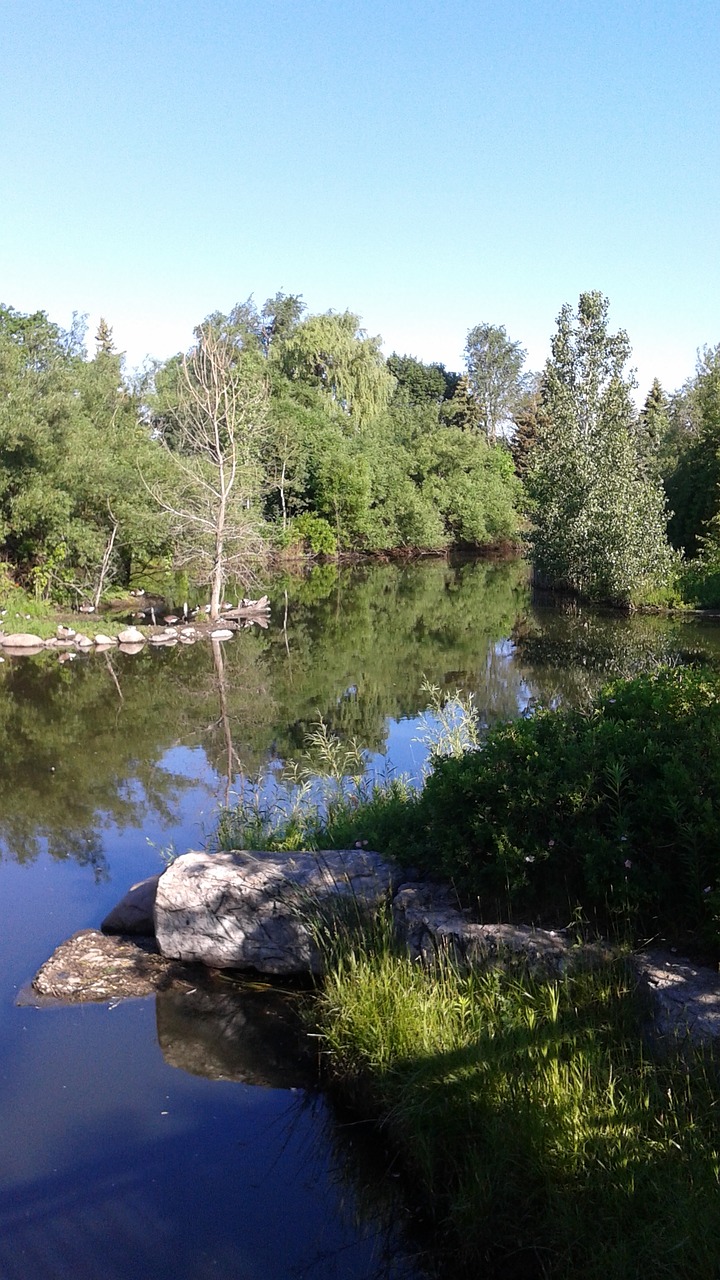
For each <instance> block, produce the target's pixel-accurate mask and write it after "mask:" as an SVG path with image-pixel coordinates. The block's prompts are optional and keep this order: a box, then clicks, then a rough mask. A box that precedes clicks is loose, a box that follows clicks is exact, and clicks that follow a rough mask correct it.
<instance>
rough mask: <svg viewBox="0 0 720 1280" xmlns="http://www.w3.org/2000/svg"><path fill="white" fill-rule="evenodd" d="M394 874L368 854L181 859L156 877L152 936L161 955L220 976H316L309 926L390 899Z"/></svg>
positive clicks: (318, 962)
mask: <svg viewBox="0 0 720 1280" xmlns="http://www.w3.org/2000/svg"><path fill="white" fill-rule="evenodd" d="M398 879H399V876H398V874H397V872H396V869H395V867H394V866H393V865H392V864H391V863H389V862H388V861H387V860H386V859H384V858H382V857H381V856H380V854H378V853H372V852H370V851H368V850H366V849H333V850H329V851H326V852H321V853H265V852H262V853H248V852H245V851H235V852H232V853H196V852H191V853H186V854H183V855H182V856H181V857H179V858H177V859H176V860H175V862H173V863H172V864H171V865H170V866H169V867H168V869H167V871H165V872H163V874H162V875H161V877H160V880H159V883H158V887H157V894H156V899H155V936H156V938H157V942H158V946H159V948H160V950H161V952H162V954H163V955H165V956H169V957H171V958H173V959H177V960H185V961H201V962H202V963H203V964H206V965H209V966H210V967H212V968H218V969H255V970H257V971H258V972H260V973H274V974H293V973H298V974H302V973H305V974H307V973H310V972H312V973H319V972H321V969H322V959H321V955H320V952H319V950H318V947H317V946H316V943H315V941H314V937H313V927H312V924H311V923H309V921H311V920H312V919H313V918H317V917H318V916H321V917H323V918H328V916H329V915H331V914H332V913H333V912H334V911H337V910H338V909H340V910H342V909H343V908H344V909H345V910H346V911H349V912H350V914H351V915H352V914H353V913H354V912H355V911H357V912H362V911H363V910H364V908H366V907H370V906H372V905H374V904H376V903H378V902H380V901H382V900H383V899H384V898H387V897H388V896H389V895H390V894H391V893H392V890H393V888H394V886H395V885H396V883H397V882H398Z"/></svg>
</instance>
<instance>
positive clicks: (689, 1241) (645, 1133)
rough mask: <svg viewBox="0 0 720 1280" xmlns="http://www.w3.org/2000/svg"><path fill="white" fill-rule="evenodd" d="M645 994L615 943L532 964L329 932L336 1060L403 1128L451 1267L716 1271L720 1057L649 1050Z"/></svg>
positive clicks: (407, 1158) (404, 1147)
mask: <svg viewBox="0 0 720 1280" xmlns="http://www.w3.org/2000/svg"><path fill="white" fill-rule="evenodd" d="M315 1013H316V1014H317V1013H318V1010H317V1009H316V1010H315ZM643 1013H644V1010H643V1004H642V1000H641V999H640V997H639V995H638V992H637V990H636V987H635V984H634V981H633V979H632V977H631V973H630V970H629V968H628V967H627V965H626V964H625V963H623V962H622V961H617V962H611V963H610V962H609V963H607V964H606V965H604V966H603V967H602V968H598V969H595V970H593V971H592V972H586V973H583V974H577V975H575V976H572V977H565V978H564V979H562V980H561V981H555V982H551V981H541V980H539V979H531V978H530V977H527V978H526V979H522V980H521V979H518V977H517V975H516V976H510V975H509V974H507V973H504V972H502V971H500V970H493V971H491V972H488V973H484V974H481V973H477V972H474V973H469V974H462V973H460V972H458V971H457V970H456V969H455V968H454V967H453V965H452V964H451V963H450V962H449V961H447V960H445V961H443V960H440V961H439V962H438V964H437V966H436V968H435V969H434V970H432V971H427V970H425V969H423V968H422V967H420V966H419V965H417V964H414V963H413V962H412V961H411V960H410V959H409V958H408V957H407V956H406V955H404V954H399V953H398V952H397V951H396V949H395V947H394V945H393V943H392V940H391V934H390V931H389V929H385V930H383V928H382V927H381V928H380V929H378V927H377V926H376V927H375V929H374V931H373V933H372V935H371V936H370V937H369V938H368V939H366V941H365V942H364V943H363V942H362V941H361V940H359V939H358V937H357V934H353V935H349V936H348V939H347V941H346V942H345V943H343V942H342V939H340V940H338V938H337V935H336V936H335V939H334V941H333V944H332V946H331V948H330V956H329V972H328V974H327V977H326V980H325V983H324V987H323V989H322V991H321V993H320V995H319V1020H320V1028H321V1031H322V1035H323V1038H324V1044H325V1051H326V1060H327V1064H328V1070H329V1072H330V1074H331V1076H332V1078H334V1079H335V1081H336V1082H338V1083H339V1085H340V1086H341V1089H342V1093H343V1095H344V1096H345V1097H348V1096H349V1097H351V1098H353V1100H354V1102H355V1105H356V1106H357V1107H358V1108H359V1109H361V1111H362V1113H363V1114H365V1115H366V1116H370V1117H371V1118H372V1119H374V1120H375V1121H377V1122H378V1123H379V1124H380V1125H382V1126H383V1127H384V1129H385V1130H386V1133H387V1135H388V1136H389V1138H390V1139H391V1141H392V1143H393V1144H394V1146H395V1148H396V1150H397V1153H398V1157H399V1159H400V1161H401V1164H402V1166H403V1167H404V1169H405V1172H406V1175H407V1179H408V1184H409V1187H410V1188H411V1189H412V1195H413V1197H414V1198H415V1200H416V1201H417V1202H419V1204H420V1206H421V1207H422V1208H424V1210H425V1213H426V1215H427V1217H428V1219H429V1220H430V1221H431V1223H432V1224H433V1226H434V1228H435V1232H436V1235H437V1238H438V1240H439V1241H440V1244H441V1255H442V1262H443V1274H450V1275H453V1276H456V1277H466V1276H467V1277H471V1276H472V1277H475V1276H477V1275H478V1274H483V1275H484V1274H488V1275H491V1274H493V1275H494V1274H498V1275H502V1276H503V1277H504V1278H505V1280H514V1278H517V1280H520V1278H521V1277H522V1278H523V1280H527V1278H528V1277H531V1276H537V1277H557V1278H558V1280H560V1278H564V1277H568V1278H569V1277H571V1276H573V1277H576V1276H582V1277H583V1278H584V1280H593V1278H595V1277H597V1280H601V1278H602V1280H630V1278H631V1277H633V1278H634V1277H641V1276H642V1277H645V1276H649V1275H652V1276H654V1277H668V1278H669V1277H672V1278H673V1280H683V1277H688V1280H690V1277H692V1278H693V1280H701V1278H704V1280H711V1277H713V1278H714V1277H716V1276H717V1274H718V1266H719V1265H720V1194H719V1191H720V1188H719V1187H718V1132H717V1119H716V1099H717V1097H718V1088H719V1087H720V1075H719V1073H718V1067H717V1064H716V1063H715V1062H714V1061H713V1060H712V1059H711V1058H710V1057H708V1056H706V1057H703V1056H702V1055H701V1054H699V1053H689V1052H688V1053H687V1054H686V1056H685V1057H681V1056H680V1054H679V1053H678V1052H677V1051H675V1050H673V1051H672V1052H670V1053H667V1054H666V1055H665V1057H664V1059H663V1060H662V1061H653V1059H652V1058H651V1056H650V1055H649V1053H648V1052H647V1051H646V1050H644V1049H643V1036H642V1020H643ZM495 1268H497V1270H495ZM486 1269H487V1270H486Z"/></svg>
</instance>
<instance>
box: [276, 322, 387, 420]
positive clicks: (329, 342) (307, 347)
mask: <svg viewBox="0 0 720 1280" xmlns="http://www.w3.org/2000/svg"><path fill="white" fill-rule="evenodd" d="M282 366H283V368H284V370H285V372H286V373H287V375H288V377H290V378H291V379H302V380H305V381H307V382H309V383H310V384H311V385H316V386H318V387H320V388H321V389H322V390H323V391H324V392H325V393H326V394H327V395H328V396H329V397H330V399H331V400H332V402H333V403H335V404H337V405H339V406H340V407H341V408H342V409H343V410H344V411H345V412H346V413H347V414H348V415H349V416H350V417H351V418H352V419H353V421H354V422H355V423H356V424H357V425H358V426H363V425H365V424H366V423H367V422H368V421H370V420H371V419H372V418H373V417H375V416H376V414H378V413H379V412H380V411H381V410H382V409H384V408H385V407H386V405H387V403H388V401H389V399H390V396H391V395H392V391H393V385H394V384H393V378H392V375H391V374H390V372H389V371H388V369H387V367H386V364H385V361H384V359H383V357H382V353H381V351H380V339H379V338H371V337H368V335H367V334H366V333H365V331H364V330H363V329H361V328H360V321H359V318H358V316H356V315H353V313H352V312H350V311H343V312H340V313H338V312H335V311H328V312H326V313H325V314H324V315H314V316H309V317H308V318H307V319H305V320H302V321H300V323H299V324H297V325H295V327H294V328H293V329H292V330H291V332H290V334H289V335H288V337H287V339H286V341H285V343H284V347H283V352H282Z"/></svg>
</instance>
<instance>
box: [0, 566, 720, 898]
mask: <svg viewBox="0 0 720 1280" xmlns="http://www.w3.org/2000/svg"><path fill="white" fill-rule="evenodd" d="M273 604H274V608H273V614H272V620H271V625H270V628H269V630H267V631H262V632H261V631H257V630H251V631H244V632H242V634H240V635H238V636H237V637H236V638H235V639H234V640H233V641H231V642H229V643H228V644H227V646H226V647H224V648H223V649H222V650H221V649H220V646H219V645H215V646H213V645H210V644H207V643H204V642H203V643H198V644H197V645H195V646H190V647H185V646H181V645H178V646H177V647H176V648H174V649H168V650H162V651H153V652H143V653H141V654H139V655H137V656H134V657H130V656H125V655H122V654H120V653H117V652H116V653H114V654H112V655H111V656H110V657H106V658H101V657H99V656H92V657H89V658H78V659H76V660H75V661H74V662H68V663H66V664H65V665H61V664H60V663H59V662H58V661H57V658H56V657H54V656H52V655H47V656H44V657H41V658H37V659H18V660H13V661H8V662H6V663H4V664H3V665H2V666H1V667H0V758H1V759H2V768H1V769H0V841H1V842H2V843H3V845H4V847H5V848H6V849H7V851H8V852H9V853H10V854H12V855H13V856H14V857H16V858H18V859H22V860H26V859H31V858H33V857H35V856H36V855H37V854H38V852H39V850H40V849H41V848H42V847H44V846H45V845H46V846H47V848H48V849H49V851H50V853H51V854H52V855H53V856H54V857H57V858H69V859H73V860H74V861H77V862H80V863H86V864H90V865H92V866H94V867H95V869H96V871H97V872H98V874H102V868H103V855H102V846H103V831H104V829H106V828H107V827H109V826H110V825H111V824H114V825H116V826H117V827H120V828H132V827H135V828H141V827H142V826H143V825H144V824H145V823H146V822H147V821H148V820H149V819H150V818H151V817H153V818H155V819H156V820H159V821H160V822H161V823H162V824H163V825H165V826H166V827H172V826H173V824H175V823H176V822H177V821H178V814H179V804H180V799H181V796H182V793H183V791H184V789H185V788H187V787H188V786H194V785H197V783H196V781H195V780H194V779H191V778H190V779H189V778H187V777H183V776H180V775H179V774H178V773H173V772H172V771H171V770H169V769H168V768H167V767H165V766H164V763H163V761H164V757H165V756H166V754H167V752H168V751H169V749H170V748H172V747H175V746H177V745H183V746H186V747H190V748H197V749H198V750H199V751H200V752H201V753H202V757H203V758H204V759H205V760H206V761H207V763H208V765H209V768H210V770H211V771H214V773H215V774H216V775H217V778H218V780H219V783H218V793H219V797H220V798H221V799H223V800H224V799H227V797H228V796H229V795H230V793H231V791H232V789H234V787H235V784H236V780H237V777H238V775H244V776H245V777H248V776H253V775H255V774H256V773H258V772H259V771H260V770H261V769H262V767H263V766H264V765H266V764H267V762H268V761H269V760H271V759H273V758H279V759H283V760H292V759H297V758H299V757H300V756H301V755H302V754H303V753H304V752H305V749H306V744H307V737H308V733H309V731H310V730H311V728H312V726H313V725H314V724H316V723H317V720H318V717H319V716H320V717H322V718H323V720H324V721H325V723H326V725H327V727H328V729H329V731H330V732H331V733H334V734H337V735H339V736H340V737H341V738H343V739H349V738H356V739H357V740H358V742H359V743H360V745H361V746H362V747H364V748H365V749H367V750H369V751H373V752H376V751H379V752H382V751H383V750H384V748H385V745H386V735H387V725H388V720H389V719H394V720H400V719H403V718H412V717H415V716H417V715H418V714H419V713H420V712H422V711H423V710H424V709H425V707H426V705H427V701H428V699H427V694H426V693H425V692H424V689H423V685H424V682H425V681H426V680H428V681H430V683H432V684H434V685H436V686H438V687H439V688H440V689H441V690H445V691H447V692H453V691H454V690H455V689H456V688H458V689H460V690H461V691H462V692H464V693H469V692H472V693H473V694H474V695H475V699H476V705H477V707H478V711H479V714H480V717H481V719H482V720H483V721H484V722H486V723H491V722H492V721H493V720H496V719H498V718H504V719H505V718H510V717H512V716H514V715H517V713H518V710H523V709H524V708H525V707H526V706H527V705H528V704H531V703H532V702H533V701H537V702H542V703H545V704H549V705H557V704H560V703H573V704H577V703H582V702H583V701H586V700H587V698H588V697H589V696H591V694H592V693H593V692H594V691H595V689H596V688H597V686H598V685H599V684H600V683H602V681H603V680H606V679H607V678H608V677H609V676H611V675H614V674H632V673H633V672H634V671H636V670H640V669H646V668H647V666H649V665H652V664H653V663H656V662H659V661H663V662H666V661H686V660H688V659H691V660H701V659H702V660H705V661H711V660H712V661H715V660H718V657H719V655H720V630H717V629H714V628H712V627H711V625H710V624H707V623H706V624H704V625H700V624H698V623H697V622H693V621H685V620H669V619H667V618H660V617H643V618H640V617H633V618H626V617H621V616H618V615H602V614H595V613H592V612H591V611H589V610H587V609H581V608H577V607H571V608H567V609H566V610H564V611H563V610H562V609H554V610H553V609H548V608H540V607H533V608H531V606H530V601H529V595H528V588H527V578H526V574H525V570H524V567H523V566H522V565H521V564H517V563H515V564H508V563H505V564H489V563H476V564H465V565H460V566H453V565H451V564H448V563H447V562H445V561H444V560H437V561H430V562H423V563H420V564H412V565H408V566H406V567H402V568H398V567H397V566H392V565H380V564H372V565H364V566H362V567H360V568H356V569H352V570H341V571H338V570H337V568H336V567H335V566H330V565H325V566H320V568H319V570H317V571H315V572H313V573H312V574H311V575H310V576H309V578H307V579H302V578H301V579H296V580H294V581H293V580H292V579H290V578H288V579H287V580H282V579H280V580H278V582H277V583H276V589H275V595H274V597H273ZM284 624H285V625H284Z"/></svg>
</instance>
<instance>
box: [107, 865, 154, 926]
mask: <svg viewBox="0 0 720 1280" xmlns="http://www.w3.org/2000/svg"><path fill="white" fill-rule="evenodd" d="M159 879H160V875H159V874H158V875H156V876H148V878H147V880H140V881H138V883H137V884H134V885H132V886H131V887H130V888H129V889H128V891H127V893H126V894H125V897H124V898H121V899H120V901H119V902H118V903H117V905H116V906H114V907H113V909H112V911H110V912H109V914H108V915H106V917H105V919H104V920H103V922H102V924H101V925H100V928H101V929H102V931H103V933H135V934H144V935H145V936H146V937H150V938H151V937H153V935H154V933H155V919H154V915H153V912H154V909H155V895H156V893H157V886H158V880H159Z"/></svg>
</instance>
